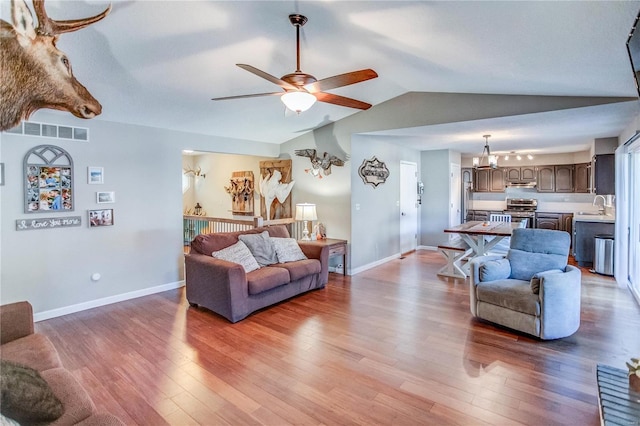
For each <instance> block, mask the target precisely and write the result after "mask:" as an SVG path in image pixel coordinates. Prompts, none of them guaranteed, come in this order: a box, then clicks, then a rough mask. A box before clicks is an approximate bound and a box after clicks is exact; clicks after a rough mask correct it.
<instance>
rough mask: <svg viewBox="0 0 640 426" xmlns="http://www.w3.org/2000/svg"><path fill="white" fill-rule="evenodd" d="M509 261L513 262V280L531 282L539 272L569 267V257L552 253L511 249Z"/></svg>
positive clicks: (508, 256) (508, 255)
mask: <svg viewBox="0 0 640 426" xmlns="http://www.w3.org/2000/svg"><path fill="white" fill-rule="evenodd" d="M507 259H509V261H510V262H511V278H514V279H517V280H524V281H530V280H531V278H532V277H533V276H534V275H535V274H536V273H538V272H541V271H548V270H550V269H561V270H564V268H566V267H567V260H568V259H567V255H563V254H551V253H532V252H528V251H523V250H517V249H510V250H509V253H508V254H507Z"/></svg>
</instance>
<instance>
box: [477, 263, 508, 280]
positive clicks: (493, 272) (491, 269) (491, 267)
mask: <svg viewBox="0 0 640 426" xmlns="http://www.w3.org/2000/svg"><path fill="white" fill-rule="evenodd" d="M509 275H511V265H510V264H509V261H508V260H507V259H496V260H489V261H487V262H484V263H483V264H482V265H480V281H495V280H503V279H505V278H509Z"/></svg>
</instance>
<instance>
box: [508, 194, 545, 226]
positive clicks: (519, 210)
mask: <svg viewBox="0 0 640 426" xmlns="http://www.w3.org/2000/svg"><path fill="white" fill-rule="evenodd" d="M537 208H538V200H536V199H535V198H507V209H506V210H504V211H503V213H504V214H509V215H511V220H513V221H514V222H516V221H521V220H522V219H525V218H526V219H529V222H528V223H527V228H533V227H534V226H535V218H536V210H537Z"/></svg>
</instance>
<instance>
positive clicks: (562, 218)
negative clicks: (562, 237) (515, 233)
mask: <svg viewBox="0 0 640 426" xmlns="http://www.w3.org/2000/svg"><path fill="white" fill-rule="evenodd" d="M536 228H540V229H553V230H556V231H567V232H568V233H569V234H571V230H572V228H573V214H571V213H546V212H543V213H537V212H536Z"/></svg>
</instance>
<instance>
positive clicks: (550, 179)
mask: <svg viewBox="0 0 640 426" xmlns="http://www.w3.org/2000/svg"><path fill="white" fill-rule="evenodd" d="M537 172H538V185H537V189H538V192H555V190H556V174H555V171H554V169H553V166H540V167H538V170H537Z"/></svg>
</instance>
